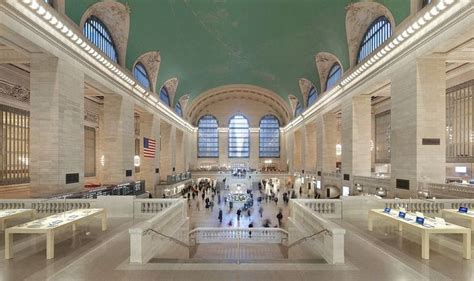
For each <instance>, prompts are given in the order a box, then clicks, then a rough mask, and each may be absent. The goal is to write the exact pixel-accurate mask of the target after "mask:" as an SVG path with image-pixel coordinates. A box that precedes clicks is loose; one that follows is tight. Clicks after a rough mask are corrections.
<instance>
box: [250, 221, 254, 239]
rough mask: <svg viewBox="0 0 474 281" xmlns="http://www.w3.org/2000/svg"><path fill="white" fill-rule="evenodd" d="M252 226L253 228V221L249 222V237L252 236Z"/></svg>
mask: <svg viewBox="0 0 474 281" xmlns="http://www.w3.org/2000/svg"><path fill="white" fill-rule="evenodd" d="M252 228H253V222H250V223H249V238H252Z"/></svg>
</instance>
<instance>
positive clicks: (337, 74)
mask: <svg viewBox="0 0 474 281" xmlns="http://www.w3.org/2000/svg"><path fill="white" fill-rule="evenodd" d="M341 75H342V69H341V66H340V65H339V64H338V63H335V64H334V65H333V66H332V67H331V70H330V71H329V75H328V80H327V81H326V91H329V90H330V89H331V88H332V87H334V85H336V83H337V81H339V79H341Z"/></svg>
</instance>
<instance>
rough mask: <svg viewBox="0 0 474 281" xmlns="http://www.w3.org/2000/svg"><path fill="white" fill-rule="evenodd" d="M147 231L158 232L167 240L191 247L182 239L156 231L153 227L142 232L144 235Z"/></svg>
mask: <svg viewBox="0 0 474 281" xmlns="http://www.w3.org/2000/svg"><path fill="white" fill-rule="evenodd" d="M149 232H153V233H155V234H158V235H160V236H163V237H165V238H168V239H169V240H171V241H174V242H175V243H177V244H179V245H181V246H183V247H186V248H192V246H191V245H188V244H186V243H184V242H183V241H180V240H178V239H176V238H174V237H171V236H168V235H166V234H164V233H161V232H159V231H156V230H154V229H153V228H148V229H147V230H145V231H143V234H144V235H146V234H148V233H149Z"/></svg>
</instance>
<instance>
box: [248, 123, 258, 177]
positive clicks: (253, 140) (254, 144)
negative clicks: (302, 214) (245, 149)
mask: <svg viewBox="0 0 474 281" xmlns="http://www.w3.org/2000/svg"><path fill="white" fill-rule="evenodd" d="M259 153H260V142H259V129H258V128H251V129H250V157H249V160H250V167H251V168H252V169H259V168H260V155H259Z"/></svg>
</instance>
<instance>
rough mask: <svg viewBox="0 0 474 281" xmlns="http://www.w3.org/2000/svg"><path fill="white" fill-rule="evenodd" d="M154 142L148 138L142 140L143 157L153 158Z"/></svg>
mask: <svg viewBox="0 0 474 281" xmlns="http://www.w3.org/2000/svg"><path fill="white" fill-rule="evenodd" d="M155 152H156V141H155V140H153V139H149V138H143V157H147V158H155Z"/></svg>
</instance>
